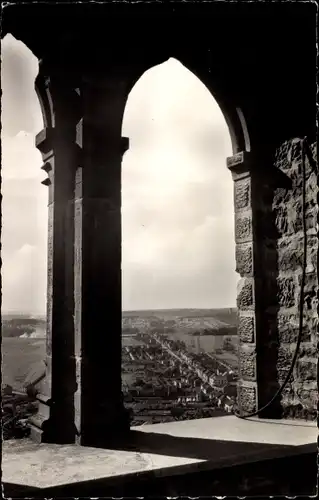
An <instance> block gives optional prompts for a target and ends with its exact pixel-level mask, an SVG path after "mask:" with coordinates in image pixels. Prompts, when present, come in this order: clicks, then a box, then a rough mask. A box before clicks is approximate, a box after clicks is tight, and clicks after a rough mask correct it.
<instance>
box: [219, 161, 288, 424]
mask: <svg viewBox="0 0 319 500" xmlns="http://www.w3.org/2000/svg"><path fill="white" fill-rule="evenodd" d="M227 166H228V168H229V169H230V170H231V173H232V176H233V180H234V201H235V240H236V271H237V272H238V273H239V274H240V280H239V283H238V291H237V308H238V335H239V352H238V358H239V382H238V391H237V396H238V406H239V409H240V411H241V412H242V414H248V413H253V412H255V411H256V410H258V411H259V412H260V413H259V416H260V417H264V418H280V417H281V413H282V408H281V404H280V398H278V399H276V400H275V401H274V402H273V403H272V404H271V405H270V406H267V408H265V409H264V410H262V411H261V408H263V407H264V406H265V405H266V404H268V403H269V401H270V400H271V399H272V397H273V396H274V395H275V394H276V392H277V390H278V389H279V378H278V373H277V358H278V334H277V316H278V311H279V308H280V301H281V300H282V292H281V289H280V279H279V277H278V249H277V241H278V231H277V228H276V224H275V215H274V213H273V210H272V202H273V195H274V190H275V188H277V187H280V188H281V187H285V188H288V189H290V188H291V183H290V181H289V179H288V178H287V176H285V175H284V174H283V173H282V172H281V171H280V170H279V169H277V168H275V167H274V166H273V165H272V164H271V162H270V161H268V162H265V161H264V162H262V161H261V160H257V159H256V157H253V156H252V154H251V153H247V152H241V153H238V154H236V155H234V156H232V157H230V158H228V159H227Z"/></svg>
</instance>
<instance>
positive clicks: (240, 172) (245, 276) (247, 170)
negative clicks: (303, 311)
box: [227, 152, 258, 413]
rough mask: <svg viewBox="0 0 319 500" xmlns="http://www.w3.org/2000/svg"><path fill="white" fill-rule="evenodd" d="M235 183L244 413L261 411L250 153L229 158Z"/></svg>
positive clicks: (240, 393)
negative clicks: (259, 405) (257, 359)
mask: <svg viewBox="0 0 319 500" xmlns="http://www.w3.org/2000/svg"><path fill="white" fill-rule="evenodd" d="M227 166H228V168H229V169H230V170H231V173H232V177H233V180H234V203H235V242H236V271H237V272H238V273H239V275H240V280H239V282H238V287H237V308H238V335H239V383H238V404H239V407H240V409H241V410H243V411H244V412H245V413H246V412H251V411H255V410H256V407H257V374H256V320H257V317H256V307H258V297H257V301H256V289H255V288H256V287H255V262H254V260H255V259H254V254H255V246H256V241H254V223H255V220H254V217H255V213H254V206H253V198H254V192H253V190H254V184H253V178H252V171H251V158H250V156H249V153H246V152H245V153H243V152H241V153H238V154H236V155H234V156H232V157H230V158H227Z"/></svg>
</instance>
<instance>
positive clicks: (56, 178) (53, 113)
mask: <svg viewBox="0 0 319 500" xmlns="http://www.w3.org/2000/svg"><path fill="white" fill-rule="evenodd" d="M36 90H37V93H38V96H39V100H40V104H41V107H42V111H43V118H44V125H45V127H44V129H43V130H42V131H41V132H40V133H39V134H38V135H37V137H36V146H37V148H38V149H39V150H40V151H41V153H42V157H43V162H44V164H43V166H42V169H43V170H44V172H46V173H47V175H48V177H47V178H46V179H45V180H44V181H43V184H44V185H46V186H48V189H49V193H48V194H49V205H48V211H49V213H48V218H49V224H48V282H47V334H46V365H47V373H46V377H45V379H44V381H43V384H42V386H41V388H40V393H39V395H38V396H37V398H38V401H39V411H38V413H37V414H36V415H35V416H33V417H32V418H31V422H30V423H31V436H32V438H33V439H34V440H35V441H37V442H54V443H61V444H62V443H74V442H75V426H74V392H75V367H74V365H75V363H74V322H73V303H74V300H73V241H74V236H73V233H74V230H73V196H74V174H75V170H76V164H77V160H78V151H77V148H76V143H75V137H76V129H75V125H76V122H77V119H78V112H79V96H78V94H77V93H76V89H75V86H74V84H73V83H72V82H71V81H70V80H69V79H68V75H67V72H61V70H56V69H54V67H51V68H50V67H49V68H48V65H46V68H45V67H44V65H43V63H42V64H40V72H39V75H38V77H37V79H36Z"/></svg>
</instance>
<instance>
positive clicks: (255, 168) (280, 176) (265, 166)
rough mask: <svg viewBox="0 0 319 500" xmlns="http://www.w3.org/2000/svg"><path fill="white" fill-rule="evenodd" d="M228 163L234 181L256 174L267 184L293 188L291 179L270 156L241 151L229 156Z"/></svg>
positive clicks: (275, 186)
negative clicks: (258, 155)
mask: <svg viewBox="0 0 319 500" xmlns="http://www.w3.org/2000/svg"><path fill="white" fill-rule="evenodd" d="M226 163H227V168H228V169H229V170H230V171H231V173H232V177H233V180H234V181H238V180H240V179H244V178H246V177H251V176H252V175H254V178H255V179H257V180H258V181H259V183H260V184H263V185H265V186H269V187H273V188H286V189H291V186H292V183H291V179H290V178H289V177H288V176H287V175H286V174H284V173H283V171H282V170H280V169H279V168H277V167H276V166H275V165H274V163H273V161H271V159H269V158H268V157H266V159H265V158H257V157H256V156H255V155H254V154H253V153H252V152H248V151H240V152H239V153H236V154H235V155H233V156H229V157H228V158H227V159H226Z"/></svg>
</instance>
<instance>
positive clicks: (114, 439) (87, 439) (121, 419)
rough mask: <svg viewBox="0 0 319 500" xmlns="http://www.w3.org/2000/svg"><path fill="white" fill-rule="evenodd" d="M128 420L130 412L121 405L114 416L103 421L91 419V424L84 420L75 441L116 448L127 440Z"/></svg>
mask: <svg viewBox="0 0 319 500" xmlns="http://www.w3.org/2000/svg"><path fill="white" fill-rule="evenodd" d="M130 420H131V419H130V412H129V410H127V409H126V408H124V406H123V407H122V408H121V409H120V411H119V412H118V413H117V415H116V417H115V418H112V419H105V421H103V420H102V421H101V420H100V419H99V421H98V422H96V420H94V419H93V420H92V423H91V424H89V423H88V422H86V425H85V427H84V428H83V430H82V433H81V435H79V436H77V438H76V442H77V444H79V445H81V446H92V447H94V448H114V449H116V448H118V447H119V446H121V445H123V444H124V443H126V442H127V439H128V437H129V433H130Z"/></svg>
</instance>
